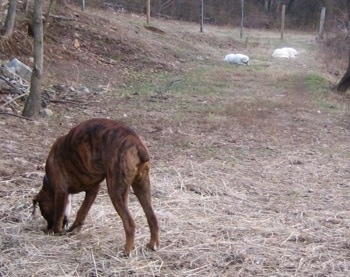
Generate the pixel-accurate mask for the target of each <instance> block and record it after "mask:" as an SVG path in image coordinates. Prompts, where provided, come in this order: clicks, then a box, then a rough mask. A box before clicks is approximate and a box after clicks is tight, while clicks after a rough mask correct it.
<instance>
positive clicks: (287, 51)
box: [272, 47, 298, 59]
mask: <svg viewBox="0 0 350 277" xmlns="http://www.w3.org/2000/svg"><path fill="white" fill-rule="evenodd" d="M297 54H298V52H297V50H295V49H294V48H291V47H284V48H278V49H276V50H275V51H274V52H273V53H272V57H274V58H286V59H289V58H295V57H296V55H297Z"/></svg>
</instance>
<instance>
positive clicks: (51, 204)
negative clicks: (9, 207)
mask: <svg viewBox="0 0 350 277" xmlns="http://www.w3.org/2000/svg"><path fill="white" fill-rule="evenodd" d="M54 198H55V192H54V190H53V188H52V186H51V184H50V181H49V179H48V177H47V175H45V176H44V180H43V186H42V188H41V190H40V191H39V193H38V194H37V195H35V196H34V198H33V215H34V214H35V211H36V207H37V204H39V208H40V212H41V215H42V216H43V217H44V218H45V220H46V222H47V231H48V232H50V231H51V230H52V229H53V227H54V223H55V199H54ZM69 212H70V197H69V199H68V203H67V208H66V213H65V216H64V220H63V226H62V227H63V228H64V227H66V226H67V225H68V217H69Z"/></svg>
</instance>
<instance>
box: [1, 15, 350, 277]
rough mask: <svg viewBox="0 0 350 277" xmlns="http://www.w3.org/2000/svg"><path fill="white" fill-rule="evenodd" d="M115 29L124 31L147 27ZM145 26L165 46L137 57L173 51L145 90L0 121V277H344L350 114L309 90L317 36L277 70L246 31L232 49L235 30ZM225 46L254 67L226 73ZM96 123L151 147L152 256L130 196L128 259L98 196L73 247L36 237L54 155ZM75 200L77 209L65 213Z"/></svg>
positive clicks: (260, 41)
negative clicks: (44, 115)
mask: <svg viewBox="0 0 350 277" xmlns="http://www.w3.org/2000/svg"><path fill="white" fill-rule="evenodd" d="M120 17H121V18H122V19H125V21H123V20H122V19H120V22H123V24H127V23H126V22H129V24H130V25H128V26H129V28H132V27H130V26H139V25H140V24H141V23H140V22H141V21H140V20H142V19H139V18H134V19H132V18H130V17H129V16H127V17H125V18H124V17H122V15H120ZM118 20H119V19H118ZM138 20H139V21H138ZM114 24H115V23H114ZM120 24H121V25H120V26H119V25H117V26H118V28H122V23H120ZM153 24H154V25H155V26H157V27H158V28H160V29H162V30H163V31H165V32H166V34H167V37H168V39H164V37H161V40H160V41H158V40H156V38H157V36H155V37H152V40H153V41H151V40H147V41H146V42H145V45H146V46H147V45H149V47H150V48H151V49H152V47H153V44H154V47H159V48H157V49H158V50H159V51H161V50H160V49H161V48H162V47H163V48H164V49H166V48H167V47H168V48H169V49H172V50H171V51H174V53H176V51H180V50H181V52H179V53H178V54H177V55H178V56H179V57H180V58H179V61H180V60H181V59H182V60H181V61H180V62H179V63H178V64H180V65H181V66H179V67H176V69H174V71H173V72H172V73H168V74H163V73H162V72H161V71H159V70H158V74H151V73H148V74H149V75H143V74H146V73H145V71H142V76H141V79H139V80H141V81H142V82H141V83H138V82H134V83H133V84H132V86H131V85H130V86H129V85H127V86H126V89H123V90H121V89H120V88H119V87H118V86H116V87H115V88H113V89H111V91H109V92H107V93H104V94H101V95H97V96H95V98H97V99H98V100H99V102H98V103H95V104H94V105H82V106H69V105H66V104H62V105H59V104H57V105H52V106H51V108H52V109H53V110H54V111H55V116H54V117H53V118H50V119H39V120H38V121H36V122H27V121H22V120H19V119H17V118H11V117H1V118H0V124H1V126H0V128H1V134H2V136H1V141H0V154H1V160H0V198H1V202H0V221H1V225H0V251H1V255H0V276H28V275H30V276H169V277H170V276H349V275H350V262H349V261H350V243H349V237H350V216H349V215H350V213H349V200H350V183H349V180H350V167H349V158H350V144H349V135H350V125H349V123H348V120H349V111H348V104H349V103H348V100H347V99H342V98H339V97H338V96H335V95H333V94H332V93H331V92H330V91H329V90H328V89H327V88H325V87H323V86H322V82H319V81H318V80H319V79H317V78H315V77H314V76H325V74H323V73H322V72H319V71H318V70H319V69H318V68H319V67H320V65H319V64H318V61H317V60H316V59H315V57H316V56H317V52H316V49H317V47H316V45H315V42H314V40H313V35H309V34H296V33H295V34H289V35H287V39H286V41H285V42H284V43H288V44H292V45H295V46H296V47H297V49H298V50H300V52H301V53H300V56H299V57H298V58H297V59H296V60H290V61H287V60H272V59H271V58H270V56H269V53H271V52H272V50H273V48H274V46H276V47H279V46H280V44H281V42H280V41H279V40H278V37H279V34H277V33H276V34H273V33H263V32H260V31H254V30H251V31H249V39H247V41H246V42H238V43H236V42H235V41H234V40H232V39H231V37H230V36H231V35H232V34H231V31H232V32H233V34H238V30H228V29H225V28H221V29H219V28H216V27H209V26H208V27H207V28H206V33H205V34H203V35H198V33H197V32H198V30H197V26H193V25H190V24H185V23H184V25H182V23H178V22H177V23H176V24H174V22H166V21H157V20H154V23H153ZM114 26H115V25H114ZM182 26H187V27H188V26H191V28H187V29H185V28H184V27H182ZM122 30H124V31H125V32H126V30H125V29H122ZM145 32H147V31H140V33H139V36H141V37H142V38H143V39H146V37H147V35H148V33H145ZM129 35H130V33H129ZM192 35H193V37H192ZM152 36H153V35H152ZM199 36H202V37H204V38H205V39H204V38H203V41H202V42H200V43H198V44H197V42H196V39H198V37H199ZM171 37H172V39H170V38H171ZM236 37H238V35H237V36H236ZM181 38H184V41H185V42H184V43H185V45H187V46H188V47H189V48H190V49H188V51H187V49H186V48H183V49H181V47H180V45H181V43H182V42H181ZM193 38H194V39H193ZM167 40H168V41H169V42H168V43H170V44H167ZM228 41H230V43H231V44H228V43H227V42H228ZM133 43H134V41H133ZM133 45H135V44H133ZM232 45H235V46H234V47H235V48H236V49H238V50H240V51H246V52H248V54H249V55H250V56H251V59H252V65H251V66H250V67H230V66H227V65H225V64H223V63H221V61H220V60H221V59H222V57H223V54H224V53H226V52H228V51H233V48H231V46H232ZM146 46H145V49H146V48H147V47H148V46H147V47H146ZM177 47H179V50H177ZM196 51H197V52H196ZM198 51H200V53H202V54H201V55H199V54H198ZM166 53H168V52H167V51H166V50H163V52H158V53H157V55H159V56H161V55H164V57H166ZM149 55H150V56H152V55H154V52H150V54H149ZM199 56H201V58H198V57H199ZM153 58H154V57H153ZM158 58H159V57H158ZM164 59H165V60H167V59H166V58H164ZM169 59H170V60H172V59H174V60H176V57H175V56H174V55H173V54H171V55H170V54H169ZM171 62H173V61H171ZM174 64H176V63H174ZM141 67H142V66H141V65H140V67H138V68H141ZM57 70H58V69H57ZM86 70H87V71H88V70H89V69H86ZM58 74H59V73H58ZM62 74H63V73H62ZM85 74H87V73H85ZM132 74H135V75H133V76H136V77H137V76H139V75H137V71H135V72H132ZM87 75H88V74H87ZM145 76H146V77H147V78H146V79H147V80H148V82H145V81H144V79H143V78H144V77H145ZM124 77H125V76H123V78H124ZM322 78H326V77H320V79H321V80H322ZM136 79H137V78H136ZM177 79H181V81H180V82H177V83H176V84H174V85H173V86H172V87H171V88H169V90H168V91H164V92H163V94H162V95H158V94H157V90H158V89H159V87H164V84H166V83H168V82H169V81H171V80H177ZM135 90H137V91H139V92H140V95H134V94H133V92H134V91H135ZM155 95H156V96H159V97H158V98H155V97H152V96H155ZM79 97H82V96H79ZM92 116H99V117H111V118H115V119H122V120H124V121H126V122H127V123H130V124H131V125H132V126H133V127H134V128H135V129H136V130H138V132H139V133H140V134H141V135H142V136H143V137H144V138H145V140H146V141H147V144H148V145H149V148H150V152H151V155H152V161H153V169H152V183H153V202H154V206H155V210H156V212H157V215H158V220H159V223H160V228H161V233H160V240H161V248H160V249H159V251H157V252H148V251H147V250H146V249H145V248H144V245H145V244H146V243H147V241H148V239H149V231H148V227H147V223H146V220H145V217H144V214H143V212H142V210H141V208H140V206H139V204H138V202H137V201H136V198H135V197H134V195H131V196H130V198H131V199H130V209H131V213H132V214H133V215H134V218H135V221H136V224H137V234H136V242H135V244H136V248H135V250H134V251H133V252H132V257H131V258H125V257H123V244H124V231H123V228H122V224H121V221H120V219H119V217H118V216H117V214H116V212H115V211H114V209H113V207H112V204H111V203H110V200H109V199H108V194H107V192H106V188H105V186H103V188H102V190H101V191H100V193H99V196H98V198H97V200H96V203H95V204H94V205H93V207H92V209H91V211H90V213H89V216H88V219H87V222H86V225H85V226H84V228H83V230H82V232H81V233H80V234H78V235H73V236H50V235H45V234H44V233H43V232H42V231H41V228H42V227H43V226H44V221H43V219H42V218H41V216H40V215H37V216H36V217H34V218H32V216H31V211H32V206H31V199H32V197H33V195H34V194H35V193H36V192H37V191H38V190H39V188H40V183H41V179H42V176H43V174H44V171H43V165H44V163H45V159H46V156H47V153H48V150H49V147H50V145H51V144H52V142H53V141H54V139H55V138H56V137H58V136H59V135H61V134H64V133H66V132H67V131H68V130H69V129H70V128H71V127H72V126H73V125H75V124H76V123H77V122H80V121H82V120H84V119H87V118H89V117H92ZM125 116H126V117H125ZM81 200H82V195H77V196H74V197H73V202H74V211H76V209H77V208H78V207H79V203H80V202H81ZM74 211H73V212H74Z"/></svg>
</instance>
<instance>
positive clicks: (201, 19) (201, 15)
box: [200, 0, 204, 33]
mask: <svg viewBox="0 0 350 277" xmlns="http://www.w3.org/2000/svg"><path fill="white" fill-rule="evenodd" d="M200 1H201V8H200V9H201V14H200V21H201V22H200V32H201V33H203V16H204V14H203V13H204V7H203V5H204V3H203V1H204V0H200Z"/></svg>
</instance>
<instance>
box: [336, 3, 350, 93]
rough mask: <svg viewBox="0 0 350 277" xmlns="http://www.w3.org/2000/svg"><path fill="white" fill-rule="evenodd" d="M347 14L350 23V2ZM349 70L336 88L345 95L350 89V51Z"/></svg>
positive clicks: (349, 39)
mask: <svg viewBox="0 0 350 277" xmlns="http://www.w3.org/2000/svg"><path fill="white" fill-rule="evenodd" d="M346 5H347V12H348V20H349V22H350V0H347V1H346ZM346 39H347V41H348V43H349V42H350V34H349V30H348V35H347V37H346ZM348 63H349V64H348V69H347V70H346V72H345V75H344V76H343V78H342V79H341V80H340V82H339V83H338V84H337V85H336V87H335V88H334V89H335V90H336V91H338V92H340V93H342V94H344V93H345V92H346V91H347V90H348V89H349V88H350V49H349V61H348Z"/></svg>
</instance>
